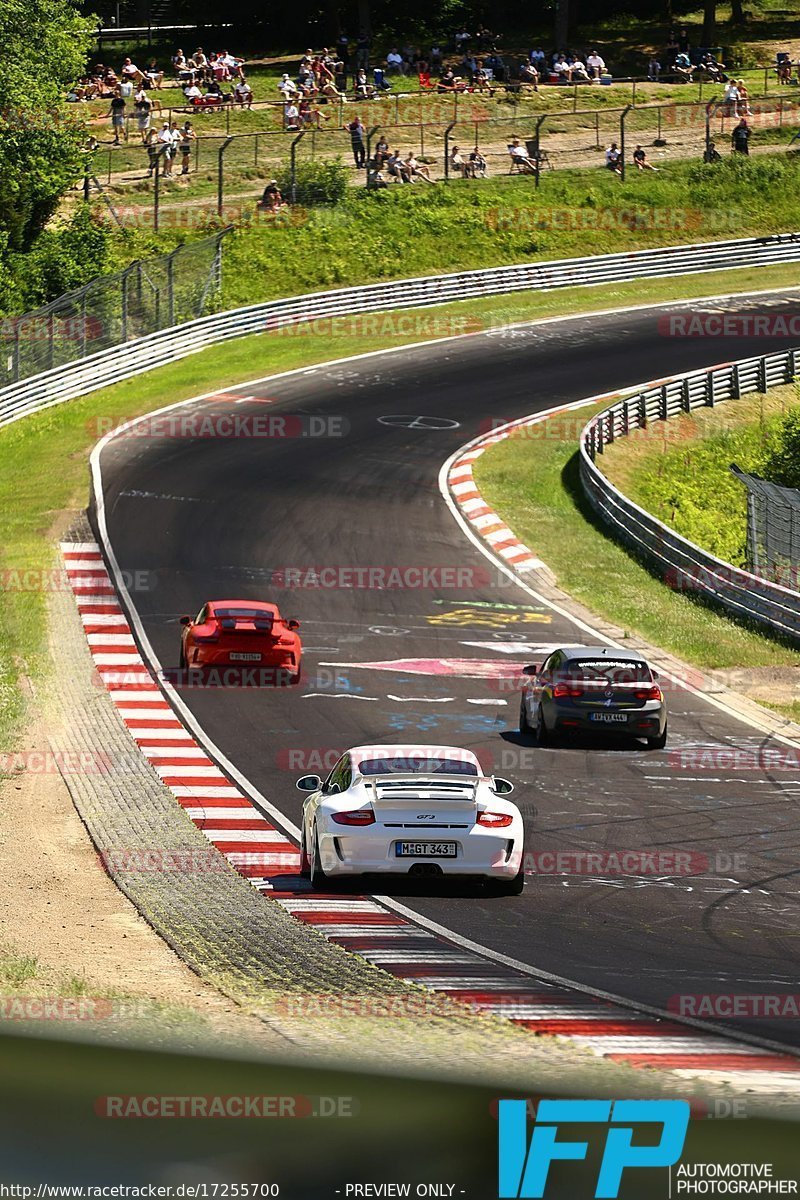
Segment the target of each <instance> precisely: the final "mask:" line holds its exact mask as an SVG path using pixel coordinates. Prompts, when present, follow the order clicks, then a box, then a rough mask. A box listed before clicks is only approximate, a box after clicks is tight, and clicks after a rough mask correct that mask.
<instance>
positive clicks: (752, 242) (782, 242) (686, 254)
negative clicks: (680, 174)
mask: <svg viewBox="0 0 800 1200" xmlns="http://www.w3.org/2000/svg"><path fill="white" fill-rule="evenodd" d="M788 262H800V233H785V234H775V235H774V236H771V237H764V238H741V239H738V240H736V241H726V242H708V243H701V244H695V245H690V246H666V247H660V248H658V249H655V250H637V251H632V252H630V253H623V254H605V255H601V256H596V257H586V258H567V259H559V260H556V261H551V262H533V263H521V264H518V265H516V266H509V267H492V268H490V269H488V270H479V271H462V272H457V273H455V274H450V275H432V276H422V277H418V278H415V279H401V280H397V281H395V282H390V283H387V282H381V283H373V284H367V285H365V286H362V287H353V288H341V289H339V290H337V291H329V292H316V293H311V294H307V295H303V296H292V297H289V298H287V299H282V300H272V301H266V302H264V303H262V304H255V305H251V306H250V307H247V308H237V309H231V310H229V311H228V312H222V313H215V314H213V315H211V316H208V317H200V318H198V319H197V320H194V321H188V322H186V323H184V324H181V325H176V326H173V327H171V328H169V329H165V330H161V331H159V332H158V333H153V334H149V335H148V336H146V337H141V338H136V339H135V340H133V341H129V342H125V343H123V344H121V345H119V346H115V347H114V348H113V349H110V350H104V351H102V352H100V353H98V354H92V355H89V356H88V357H87V358H84V359H82V360H81V361H80V362H77V363H73V364H71V365H70V366H66V367H57V368H55V369H54V370H52V371H45V372H43V373H42V374H39V375H35V376H33V377H32V378H30V379H27V380H24V381H23V382H20V383H18V384H11V385H9V386H8V387H5V388H1V389H0V426H3V425H8V424H10V423H11V422H12V421H17V420H19V419H20V418H21V417H25V416H28V415H30V414H31V413H35V412H39V411H40V410H41V409H44V408H49V407H51V406H52V405H54V404H61V403H63V402H64V401H66V400H72V399H74V398H75V397H76V396H80V395H83V394H84V393H85V392H89V391H94V390H95V389H97V388H100V387H105V386H107V385H109V384H112V383H118V382H120V380H122V379H129V378H130V377H131V376H133V375H138V374H141V373H142V372H144V371H149V370H151V369H152V368H154V367H158V366H163V365H164V364H165V363H170V362H175V361H177V360H178V359H180V358H184V357H186V356H187V355H189V354H192V353H194V352H196V351H198V350H203V349H205V348H206V347H208V346H214V345H219V344H221V343H223V342H226V341H228V340H229V339H231V338H237V337H243V336H245V335H246V334H253V333H260V332H264V333H266V332H268V331H275V330H278V329H280V328H281V327H283V326H287V325H292V324H299V323H304V322H310V321H319V320H321V319H324V318H330V317H335V316H349V315H355V314H357V313H364V312H383V311H386V310H389V309H396V308H415V307H426V306H430V305H435V304H444V303H446V302H448V301H453V300H467V299H475V297H477V296H498V295H507V294H510V293H513V292H517V291H525V290H548V289H550V288H560V287H583V286H589V287H591V286H601V285H604V284H608V283H613V282H624V281H626V280H632V279H645V278H659V277H663V276H673V275H688V274H692V273H696V272H708V271H713V272H715V273H716V272H719V271H726V270H734V269H735V268H737V267H742V266H759V265H763V266H770V265H774V264H777V263H788Z"/></svg>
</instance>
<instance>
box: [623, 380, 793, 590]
mask: <svg viewBox="0 0 800 1200" xmlns="http://www.w3.org/2000/svg"><path fill="white" fill-rule="evenodd" d="M797 399H798V396H797V389H796V387H793V386H787V387H782V388H775V389H774V390H773V391H771V392H769V393H768V394H767V395H765V396H761V395H748V396H743V397H742V398H741V399H739V400H730V401H725V403H724V404H722V405H720V406H718V407H717V408H715V409H713V410H710V409H700V410H698V411H697V412H696V413H693V414H692V415H691V416H688V415H685V416H680V417H676V418H673V420H671V421H670V422H669V423H667V424H664V423H661V422H659V423H658V424H655V425H651V426H650V427H649V429H648V430H636V431H635V432H634V433H632V434H631V435H630V436H628V437H627V438H621V439H620V440H619V441H618V442H615V443H614V445H612V446H609V447H608V450H607V452H606V453H604V455H603V470H604V472H605V474H606V475H607V476H608V478H609V479H610V480H611V481H612V483H614V484H615V486H616V487H618V488H620V490H621V491H622V492H624V493H625V495H626V496H629V497H630V498H631V500H633V501H635V503H636V504H638V505H640V506H641V507H642V508H644V509H646V510H647V511H648V512H651V513H653V515H654V516H656V517H658V519H659V520H660V521H664V522H665V523H666V524H668V525H670V526H671V527H672V528H673V529H675V530H677V532H678V533H680V534H681V535H682V536H683V537H685V538H688V539H689V541H691V542H694V543H695V544H696V545H698V546H701V547H702V548H703V549H704V550H708V551H709V552H710V553H711V554H715V555H716V556H717V557H718V558H722V559H724V560H725V562H731V563H733V564H734V565H735V566H741V567H743V566H746V565H747V554H746V550H747V492H746V490H745V488H744V487H743V486H742V485H741V484H740V483H739V482H738V481H737V480H736V478H735V477H734V475H733V474H732V473H731V470H730V464H731V463H736V465H737V466H738V467H741V469H742V470H743V471H755V472H756V473H757V474H761V473H763V465H764V460H765V457H766V455H767V454H768V453H769V450H770V448H771V446H772V445H773V444H774V442H775V439H776V436H777V433H778V429H779V426H780V424H781V421H782V418H783V417H784V416H785V415H786V412H787V410H788V408H789V406H791V405H792V404H796V403H797ZM662 432H663V436H662Z"/></svg>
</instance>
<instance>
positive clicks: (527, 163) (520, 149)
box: [508, 138, 536, 175]
mask: <svg viewBox="0 0 800 1200" xmlns="http://www.w3.org/2000/svg"><path fill="white" fill-rule="evenodd" d="M508 153H509V154H510V155H511V161H512V162H513V163H514V165H515V166H516V167H518V168H519V169H520V170H521V171H528V172H529V173H530V174H531V175H535V174H536V167H535V166H534V164H533V163H532V162H531V159H530V155H529V154H528V151H527V150H526V149H525V147H524V146H523V145H522V142H521V141H520V140H519V138H512V140H511V141H510V142H509V143H508Z"/></svg>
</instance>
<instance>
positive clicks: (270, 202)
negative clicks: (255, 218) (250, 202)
mask: <svg viewBox="0 0 800 1200" xmlns="http://www.w3.org/2000/svg"><path fill="white" fill-rule="evenodd" d="M283 207H284V200H283V196H282V195H281V191H280V188H279V187H278V183H277V180H275V179H270V181H269V183H268V184H267V186H266V187H265V188H264V191H263V192H262V193H261V199H260V200H259V202H258V204H257V205H256V208H257V209H260V210H261V211H262V212H271V213H274V212H279V211H280V209H282V208H283Z"/></svg>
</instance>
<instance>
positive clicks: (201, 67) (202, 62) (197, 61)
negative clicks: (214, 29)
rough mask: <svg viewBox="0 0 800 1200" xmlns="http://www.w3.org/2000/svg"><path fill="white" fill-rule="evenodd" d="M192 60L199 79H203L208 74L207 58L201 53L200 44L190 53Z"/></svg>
mask: <svg viewBox="0 0 800 1200" xmlns="http://www.w3.org/2000/svg"><path fill="white" fill-rule="evenodd" d="M192 62H193V63H194V65H195V69H196V70H197V71H198V73H199V75H200V77H201V79H205V78H206V77H207V75H208V59H207V58H206V56H205V54H204V53H203V48H202V46H198V47H197V49H196V50H195V52H194V54H193V55H192Z"/></svg>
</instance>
